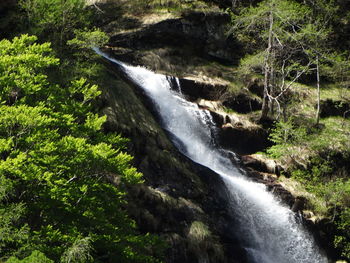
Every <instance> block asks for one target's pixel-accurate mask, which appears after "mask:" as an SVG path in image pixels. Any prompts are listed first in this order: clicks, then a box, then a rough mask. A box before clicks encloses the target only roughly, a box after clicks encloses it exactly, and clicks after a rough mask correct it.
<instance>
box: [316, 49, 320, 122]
mask: <svg viewBox="0 0 350 263" xmlns="http://www.w3.org/2000/svg"><path fill="white" fill-rule="evenodd" d="M316 75H317V110H316V126H318V125H319V123H320V104H321V90H320V65H319V61H318V56H317V58H316Z"/></svg>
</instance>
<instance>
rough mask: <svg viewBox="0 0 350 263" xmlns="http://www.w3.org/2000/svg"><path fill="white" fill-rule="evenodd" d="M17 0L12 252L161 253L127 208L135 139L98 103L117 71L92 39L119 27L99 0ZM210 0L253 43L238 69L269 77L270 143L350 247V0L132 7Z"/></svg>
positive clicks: (87, 256)
mask: <svg viewBox="0 0 350 263" xmlns="http://www.w3.org/2000/svg"><path fill="white" fill-rule="evenodd" d="M10 2H11V1H8V3H5V4H3V5H4V6H0V14H1V19H0V110H1V114H0V262H9V263H15V262H27V263H29V262H33V263H34V262H42V263H49V262H161V261H162V260H163V258H162V254H163V251H164V242H163V241H162V240H161V239H160V238H159V237H157V236H154V235H150V234H145V233H140V231H138V228H137V226H136V223H135V222H134V221H133V220H132V219H130V217H129V216H128V215H127V212H126V210H125V209H124V208H125V205H126V198H125V196H126V188H127V186H128V185H131V184H138V183H142V175H141V174H140V173H139V172H137V170H136V169H135V168H134V167H132V165H131V163H132V157H131V156H130V155H129V154H127V153H126V152H125V150H126V148H125V147H126V143H127V139H126V138H123V137H121V136H120V135H118V134H114V133H107V132H105V131H104V130H103V124H104V122H105V121H106V117H105V116H100V115H99V107H100V105H99V96H100V94H101V91H100V90H99V86H101V85H103V84H104V83H105V81H106V79H108V77H107V76H106V74H105V72H104V69H103V66H102V64H101V63H100V62H99V58H98V57H97V56H96V55H95V54H94V52H93V51H92V50H91V48H92V47H95V46H103V45H105V44H106V43H107V42H108V36H107V35H106V34H105V33H104V32H102V30H101V29H99V28H97V27H96V25H95V23H94V19H95V18H94V13H95V12H98V10H97V9H96V8H98V7H96V6H95V7H94V6H92V7H91V6H90V7H88V6H86V3H85V1H84V0H69V1H62V0H20V1H14V3H12V4H10ZM211 2H214V3H215V2H216V3H217V2H219V4H221V5H222V6H221V7H225V8H227V9H226V11H225V12H227V13H229V14H230V16H231V28H230V30H229V32H228V34H232V35H233V36H234V37H235V38H237V41H238V42H239V46H240V48H241V49H242V52H241V53H242V54H243V56H242V58H241V59H240V61H239V65H232V66H231V67H234V72H235V74H236V76H235V77H237V78H239V79H240V80H241V82H242V83H241V85H243V86H247V85H248V84H249V83H251V82H255V83H259V85H260V87H261V88H262V91H261V92H262V94H263V99H262V109H261V110H259V111H258V112H252V113H250V116H249V117H251V118H252V119H253V120H255V121H256V123H258V124H259V125H262V126H263V127H264V128H265V129H268V130H269V133H270V140H271V142H272V146H271V147H269V148H268V149H266V150H265V151H264V152H263V154H265V155H266V156H269V157H271V158H274V159H276V160H278V161H279V162H280V163H281V164H282V165H283V166H284V167H285V171H284V174H283V175H282V176H281V177H280V180H281V181H283V180H290V178H292V180H295V181H297V182H299V185H300V189H299V190H300V191H307V194H306V196H307V198H308V199H309V202H308V209H310V210H312V211H314V212H315V213H317V214H320V215H322V216H323V217H325V218H328V219H329V221H330V222H331V223H332V224H333V225H334V228H335V229H334V236H333V243H334V246H335V247H336V249H337V250H338V251H339V254H340V255H341V257H342V258H343V259H345V260H350V231H349V229H350V119H349V118H350V90H349V84H350V66H349V65H350V63H349V58H350V57H349V56H350V54H349V50H350V38H349V37H350V23H349V19H350V4H349V3H348V1H346V0H320V1H313V0H303V1H301V0H300V1H297V0H264V1H258V0H250V1H240V0H228V1H214V0H213V1H210V0H206V1H189V0H188V1H185V0H176V1H175V0H163V1H152V0H148V1H140V0H139V1H134V2H133V5H132V6H133V8H134V9H133V10H132V11H133V12H136V13H139V12H149V10H150V9H151V10H156V11H157V12H159V11H160V10H161V9H166V10H167V11H169V12H170V11H171V12H179V13H181V12H182V11H183V10H187V9H191V8H194V7H195V6H196V5H199V6H203V10H204V12H206V11H208V10H210V5H209V4H208V3H211ZM198 3H200V4H198ZM7 4H8V6H7ZM208 6H209V7H208ZM147 10H148V11H147ZM115 181H118V184H115V183H113V182H115ZM111 260H114V261H111Z"/></svg>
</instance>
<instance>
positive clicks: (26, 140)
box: [0, 35, 159, 262]
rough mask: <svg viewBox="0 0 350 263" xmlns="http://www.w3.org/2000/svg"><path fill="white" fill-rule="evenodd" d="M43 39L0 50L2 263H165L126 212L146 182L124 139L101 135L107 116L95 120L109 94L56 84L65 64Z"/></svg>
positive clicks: (76, 82) (4, 44)
mask: <svg viewBox="0 0 350 263" xmlns="http://www.w3.org/2000/svg"><path fill="white" fill-rule="evenodd" d="M35 40H36V38H35V37H29V36H27V35H25V36H22V37H20V38H15V39H14V40H13V41H7V40H3V41H1V42H0V50H1V51H0V52H1V55H2V56H1V58H0V65H1V68H0V87H1V101H2V105H0V111H1V115H0V123H1V125H0V219H1V220H0V249H1V252H0V258H4V259H6V258H8V257H10V256H16V257H17V258H19V259H22V260H19V259H16V258H14V257H12V258H10V259H9V262H35V257H38V260H41V261H36V262H51V261H50V260H54V261H55V262H59V261H60V260H61V262H92V261H94V262H100V261H105V260H107V261H108V260H109V261H114V262H158V260H157V259H155V258H154V257H153V256H152V253H156V252H154V251H156V250H157V249H156V247H157V246H158V244H159V240H158V239H157V238H155V237H153V236H149V235H139V234H138V232H137V229H136V226H135V223H134V222H133V221H132V220H131V219H129V218H128V216H127V214H126V212H125V211H124V210H123V208H122V207H123V206H124V204H125V200H124V196H125V194H126V193H125V187H126V186H127V185H129V184H136V183H140V182H142V179H141V174H140V173H138V172H137V171H136V169H135V168H133V167H131V166H130V161H131V160H132V157H131V156H129V155H128V154H125V153H123V152H122V150H123V149H124V145H125V142H126V140H125V139H123V138H121V137H120V136H118V135H116V134H107V135H106V134H104V133H102V131H101V129H102V125H103V123H104V122H105V120H106V117H105V116H99V115H98V114H96V113H94V112H92V109H93V106H92V105H93V103H94V100H95V99H96V98H97V97H98V96H99V95H100V93H101V92H100V91H99V89H98V87H97V86H96V85H91V84H89V83H88V82H87V80H86V79H83V78H80V79H73V80H71V81H70V82H68V87H62V86H60V85H58V84H55V83H51V82H50V81H49V79H50V78H49V76H48V75H47V74H46V71H45V70H46V69H48V68H49V67H51V66H54V65H58V60H57V59H56V58H55V57H53V56H52V55H50V53H51V49H50V45H49V44H46V43H45V44H41V45H39V44H36V43H35ZM25 80H26V81H25ZM14 91H17V92H18V94H21V95H20V96H17V97H16V99H15V100H11V93H13V92H14ZM111 182H119V183H118V185H113V184H112V183H111ZM35 250H37V252H33V251H35ZM38 251H40V252H38ZM31 252H33V253H32V254H31ZM41 252H42V253H44V254H42V253H41ZM30 254H31V255H30ZM28 255H30V256H28ZM46 257H47V258H46Z"/></svg>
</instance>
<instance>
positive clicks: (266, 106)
mask: <svg viewBox="0 0 350 263" xmlns="http://www.w3.org/2000/svg"><path fill="white" fill-rule="evenodd" d="M269 20H270V28H269V40H268V46H267V50H266V51H267V54H266V59H265V66H264V69H265V78H264V98H263V103H262V108H261V116H260V120H264V119H267V115H268V113H269V111H270V109H269V96H268V95H269V87H270V78H271V75H270V70H271V69H270V62H271V61H270V60H271V49H272V33H273V32H272V29H273V14H272V11H270V18H269Z"/></svg>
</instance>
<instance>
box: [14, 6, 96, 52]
mask: <svg viewBox="0 0 350 263" xmlns="http://www.w3.org/2000/svg"><path fill="white" fill-rule="evenodd" d="M19 3H20V6H21V7H22V8H23V9H24V11H25V13H26V15H27V24H28V30H29V32H30V33H31V34H35V35H38V36H40V37H41V38H42V39H45V40H49V41H52V42H53V43H56V44H58V46H61V47H62V46H63V45H64V44H65V43H66V41H67V40H68V39H70V38H71V37H72V36H73V32H74V30H75V29H77V28H84V27H86V26H88V25H89V24H90V22H91V20H90V19H91V17H90V11H89V10H88V9H87V8H86V7H85V1H84V0H21V1H20V2H19Z"/></svg>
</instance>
